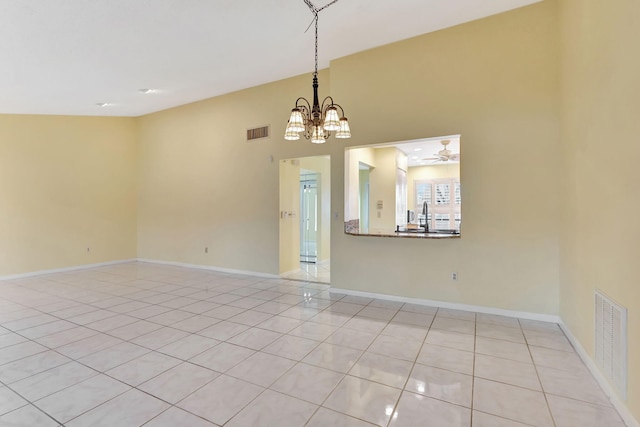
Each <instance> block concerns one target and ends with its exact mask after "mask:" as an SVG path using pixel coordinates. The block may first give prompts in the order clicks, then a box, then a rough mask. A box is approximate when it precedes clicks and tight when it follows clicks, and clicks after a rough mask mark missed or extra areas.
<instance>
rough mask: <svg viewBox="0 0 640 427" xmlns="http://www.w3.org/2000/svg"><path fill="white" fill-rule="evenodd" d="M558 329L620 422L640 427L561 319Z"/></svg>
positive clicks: (632, 426) (631, 426) (630, 426)
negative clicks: (593, 379) (620, 419)
mask: <svg viewBox="0 0 640 427" xmlns="http://www.w3.org/2000/svg"><path fill="white" fill-rule="evenodd" d="M560 328H562V331H563V332H564V334H565V335H566V336H567V338H568V339H569V341H571V344H572V345H573V348H575V349H576V353H578V356H580V359H582V361H583V362H584V364H585V365H586V366H587V368H588V369H589V371H590V372H591V375H593V377H594V378H595V379H596V381H597V382H598V384H599V385H600V387H601V388H602V391H604V393H605V394H606V395H607V397H608V398H609V400H610V401H611V404H612V405H613V407H614V408H616V410H617V411H618V414H620V417H621V418H622V421H624V423H625V424H626V425H627V427H640V423H638V420H636V419H635V417H634V416H633V415H632V414H631V412H630V411H629V408H627V405H625V403H624V402H623V401H622V400H621V399H620V397H618V395H617V394H616V393H615V392H614V391H613V388H612V387H611V385H610V384H609V382H608V381H607V380H606V378H605V377H604V375H603V374H602V372H600V369H598V367H597V366H596V363H595V362H594V361H593V359H592V358H591V356H589V353H587V351H586V350H585V349H584V347H583V346H582V344H580V341H578V339H577V338H576V337H575V336H574V335H573V334H572V333H571V330H570V329H569V328H568V327H567V325H565V324H564V322H563V321H562V319H560Z"/></svg>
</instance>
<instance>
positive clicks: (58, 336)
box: [35, 326, 98, 348]
mask: <svg viewBox="0 0 640 427" xmlns="http://www.w3.org/2000/svg"><path fill="white" fill-rule="evenodd" d="M97 334H98V332H97V331H94V330H92V329H89V328H85V327H84V326H78V327H75V328H71V329H68V330H66V331H63V332H58V333H55V334H51V335H47V336H45V337H42V338H37V339H36V340H35V341H36V342H37V343H39V344H42V345H44V346H46V347H49V348H57V347H62V346H63V345H67V344H70V343H72V342H76V341H80V340H82V339H85V338H89V337H91V336H93V335H97Z"/></svg>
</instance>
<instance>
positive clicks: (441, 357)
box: [416, 343, 474, 375]
mask: <svg viewBox="0 0 640 427" xmlns="http://www.w3.org/2000/svg"><path fill="white" fill-rule="evenodd" d="M473 360H474V353H473V352H470V351H463V350H457V349H455V348H449V347H441V346H439V345H433V344H426V343H425V344H424V345H423V346H422V349H421V350H420V353H419V354H418V358H417V359H416V362H417V363H420V364H422V365H427V366H433V367H436V368H441V369H447V370H449V371H454V372H460V373H462V374H467V375H473Z"/></svg>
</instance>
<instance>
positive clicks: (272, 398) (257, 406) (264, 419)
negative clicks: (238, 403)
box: [225, 390, 317, 427]
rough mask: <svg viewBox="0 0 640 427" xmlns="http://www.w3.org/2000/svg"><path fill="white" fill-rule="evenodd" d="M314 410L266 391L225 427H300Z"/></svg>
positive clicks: (314, 408)
mask: <svg viewBox="0 0 640 427" xmlns="http://www.w3.org/2000/svg"><path fill="white" fill-rule="evenodd" d="M316 408H317V406H316V405H313V404H311V403H308V402H304V401H302V400H299V399H296V398H294V397H291V396H286V395H284V394H281V393H278V392H275V391H271V390H266V391H265V392H264V393H262V394H261V395H260V396H258V397H257V398H256V399H255V400H254V401H253V402H251V403H249V404H248V405H247V406H246V407H245V408H244V409H243V410H242V411H240V413H238V415H236V416H235V417H233V418H232V419H231V421H229V422H228V423H227V424H225V426H226V427H246V426H278V427H302V426H304V425H305V424H306V423H307V420H309V418H311V415H313V413H314V412H315V411H316Z"/></svg>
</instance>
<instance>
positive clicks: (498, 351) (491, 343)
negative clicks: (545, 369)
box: [476, 337, 533, 363]
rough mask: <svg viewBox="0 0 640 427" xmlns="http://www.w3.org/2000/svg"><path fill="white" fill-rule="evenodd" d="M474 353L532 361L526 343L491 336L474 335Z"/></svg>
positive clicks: (519, 360)
mask: <svg viewBox="0 0 640 427" xmlns="http://www.w3.org/2000/svg"><path fill="white" fill-rule="evenodd" d="M476 353H480V354H486V355H488V356H494V357H500V358H502V359H511V360H516V361H518V362H526V363H533V361H532V360H531V355H530V354H529V349H528V348H527V346H526V344H520V343H515V342H511V341H503V340H496V339H493V338H485V337H476Z"/></svg>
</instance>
